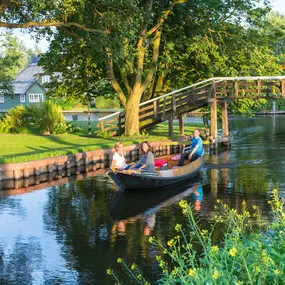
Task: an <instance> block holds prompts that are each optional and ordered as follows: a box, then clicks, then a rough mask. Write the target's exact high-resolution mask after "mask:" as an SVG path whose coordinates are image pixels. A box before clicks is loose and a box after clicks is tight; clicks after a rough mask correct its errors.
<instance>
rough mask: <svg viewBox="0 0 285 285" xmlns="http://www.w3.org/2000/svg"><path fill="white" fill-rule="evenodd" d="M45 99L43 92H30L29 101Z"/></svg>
mask: <svg viewBox="0 0 285 285" xmlns="http://www.w3.org/2000/svg"><path fill="white" fill-rule="evenodd" d="M43 100H44V95H43V94H30V95H29V101H30V102H32V103H36V102H43Z"/></svg>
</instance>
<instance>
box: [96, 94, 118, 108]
mask: <svg viewBox="0 0 285 285" xmlns="http://www.w3.org/2000/svg"><path fill="white" fill-rule="evenodd" d="M95 102H96V108H99V109H118V108H120V101H119V100H118V99H116V98H114V99H112V98H105V97H101V96H100V97H98V98H96V101H95Z"/></svg>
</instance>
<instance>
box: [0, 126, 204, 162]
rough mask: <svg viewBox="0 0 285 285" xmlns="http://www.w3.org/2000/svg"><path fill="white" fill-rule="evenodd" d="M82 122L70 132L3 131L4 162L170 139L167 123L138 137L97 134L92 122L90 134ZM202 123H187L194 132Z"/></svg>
mask: <svg viewBox="0 0 285 285" xmlns="http://www.w3.org/2000/svg"><path fill="white" fill-rule="evenodd" d="M76 124H77V125H78V126H80V128H81V129H80V130H78V131H77V132H76V133H75V134H69V135H50V136H37V135H17V134H1V135H0V163H16V162H25V161H31V160H38V159H42V158H47V157H55V156H59V155H66V154H72V153H73V154H74V153H78V152H84V151H91V150H97V149H102V148H110V147H113V146H114V144H115V143H116V142H117V141H122V142H123V143H124V145H130V144H135V143H140V142H142V141H143V140H149V141H162V140H167V139H170V137H168V126H167V124H164V123H162V124H159V125H158V126H156V127H155V128H154V129H153V130H151V131H150V132H149V134H145V136H144V135H142V136H140V137H138V138H133V137H132V138H129V137H115V138H109V139H103V138H98V137H96V135H95V133H96V131H97V130H98V129H97V128H94V122H92V136H91V137H88V136H87V133H88V123H87V122H77V123H76ZM201 126H202V125H201V124H191V125H190V124H185V133H186V134H191V133H193V130H194V129H195V128H196V127H201ZM178 134H179V126H178V125H177V124H175V126H174V136H173V137H171V138H177V137H179V135H178Z"/></svg>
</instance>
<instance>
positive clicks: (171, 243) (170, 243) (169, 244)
mask: <svg viewBox="0 0 285 285" xmlns="http://www.w3.org/2000/svg"><path fill="white" fill-rule="evenodd" d="M167 245H168V246H169V247H172V246H173V245H174V241H173V239H171V240H169V241H168V242H167Z"/></svg>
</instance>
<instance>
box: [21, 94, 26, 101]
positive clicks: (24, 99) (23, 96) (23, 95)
mask: <svg viewBox="0 0 285 285" xmlns="http://www.w3.org/2000/svg"><path fill="white" fill-rule="evenodd" d="M20 102H21V103H25V102H26V96H25V94H21V95H20Z"/></svg>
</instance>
